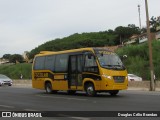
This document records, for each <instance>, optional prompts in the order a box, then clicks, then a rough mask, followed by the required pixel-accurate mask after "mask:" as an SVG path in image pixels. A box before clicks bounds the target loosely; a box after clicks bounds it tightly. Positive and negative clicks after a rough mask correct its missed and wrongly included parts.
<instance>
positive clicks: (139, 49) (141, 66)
mask: <svg viewBox="0 0 160 120" xmlns="http://www.w3.org/2000/svg"><path fill="white" fill-rule="evenodd" d="M152 49H153V50H152V51H153V65H154V73H155V76H156V78H157V79H160V72H159V70H160V64H159V63H160V52H159V50H160V41H156V40H155V41H153V42H152ZM116 52H117V54H118V55H120V56H123V55H127V56H128V58H127V59H125V60H124V61H123V62H124V64H125V66H126V68H127V70H128V73H133V74H136V75H138V76H140V77H142V78H143V79H144V80H149V79H150V67H149V49H148V43H144V44H139V45H130V46H125V47H123V48H120V49H118V50H117V51H116Z"/></svg>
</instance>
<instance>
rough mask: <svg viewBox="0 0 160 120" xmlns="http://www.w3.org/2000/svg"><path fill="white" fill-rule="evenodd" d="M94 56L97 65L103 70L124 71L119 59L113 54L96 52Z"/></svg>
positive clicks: (105, 51) (101, 51)
mask: <svg viewBox="0 0 160 120" xmlns="http://www.w3.org/2000/svg"><path fill="white" fill-rule="evenodd" d="M96 56H97V58H98V61H99V64H100V65H101V67H103V68H107V69H114V70H124V69H125V67H124V65H123V63H122V61H121V59H120V58H119V57H118V56H117V54H115V53H113V52H110V51H107V50H96Z"/></svg>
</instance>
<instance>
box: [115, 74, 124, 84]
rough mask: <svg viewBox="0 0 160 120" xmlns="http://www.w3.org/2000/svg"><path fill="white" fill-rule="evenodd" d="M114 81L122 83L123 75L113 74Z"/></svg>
mask: <svg viewBox="0 0 160 120" xmlns="http://www.w3.org/2000/svg"><path fill="white" fill-rule="evenodd" d="M113 79H114V82H115V83H124V80H125V77H124V76H113Z"/></svg>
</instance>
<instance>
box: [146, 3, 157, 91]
mask: <svg viewBox="0 0 160 120" xmlns="http://www.w3.org/2000/svg"><path fill="white" fill-rule="evenodd" d="M145 8H146V22H147V36H148V46H149V63H150V73H151V81H150V91H155V82H154V69H153V60H152V41H151V34H150V24H149V13H148V2H147V0H145Z"/></svg>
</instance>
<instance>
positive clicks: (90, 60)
mask: <svg viewBox="0 0 160 120" xmlns="http://www.w3.org/2000/svg"><path fill="white" fill-rule="evenodd" d="M84 71H85V72H94V73H98V66H97V63H96V60H95V56H94V55H93V54H88V55H85V65H84Z"/></svg>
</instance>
